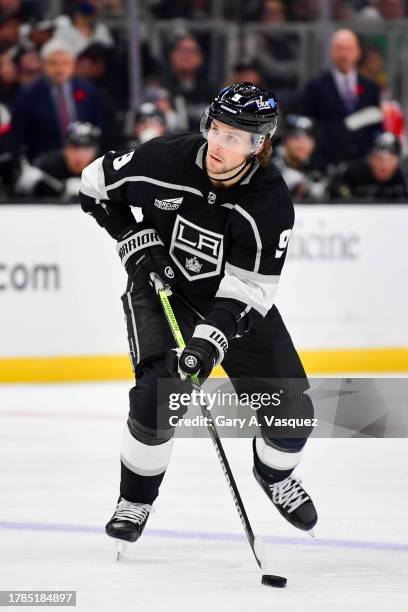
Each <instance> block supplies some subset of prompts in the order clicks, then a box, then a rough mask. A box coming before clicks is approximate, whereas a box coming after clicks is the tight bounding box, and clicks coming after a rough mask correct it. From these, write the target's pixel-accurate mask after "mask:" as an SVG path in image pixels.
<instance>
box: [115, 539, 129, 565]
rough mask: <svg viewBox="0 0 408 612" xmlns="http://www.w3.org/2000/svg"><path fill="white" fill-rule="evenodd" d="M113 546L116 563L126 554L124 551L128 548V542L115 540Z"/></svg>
mask: <svg viewBox="0 0 408 612" xmlns="http://www.w3.org/2000/svg"><path fill="white" fill-rule="evenodd" d="M115 546H116V561H120V560H121V559H122V557H123V555H124V554H125V552H126V549H127V547H128V542H124V541H123V540H116V542H115Z"/></svg>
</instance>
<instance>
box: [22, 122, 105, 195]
mask: <svg viewBox="0 0 408 612" xmlns="http://www.w3.org/2000/svg"><path fill="white" fill-rule="evenodd" d="M100 135H101V130H100V129H99V128H98V127H95V126H93V125H91V124H90V123H80V122H75V123H73V124H71V125H70V126H69V130H68V133H67V136H66V140H65V144H64V146H63V148H62V149H60V150H57V151H49V152H48V153H44V154H43V155H41V156H40V157H39V158H38V159H36V160H34V162H33V164H32V165H30V164H29V163H27V162H26V161H25V162H23V163H22V167H21V172H20V175H19V177H18V181H17V183H16V185H15V192H16V193H17V194H19V195H24V196H28V195H29V196H33V197H53V196H59V197H61V196H62V197H65V198H73V197H74V198H76V197H77V196H78V191H79V187H80V181H81V174H82V171H83V170H84V168H86V166H88V165H89V164H90V163H91V162H93V161H94V160H95V159H96V158H97V156H98V154H99V139H100Z"/></svg>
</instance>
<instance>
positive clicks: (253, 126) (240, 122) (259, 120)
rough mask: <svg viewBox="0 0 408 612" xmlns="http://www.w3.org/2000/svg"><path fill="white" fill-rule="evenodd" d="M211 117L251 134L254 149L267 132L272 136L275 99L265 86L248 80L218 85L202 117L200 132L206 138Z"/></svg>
mask: <svg viewBox="0 0 408 612" xmlns="http://www.w3.org/2000/svg"><path fill="white" fill-rule="evenodd" d="M213 119H216V120H218V121H221V122H222V123H225V124H227V125H229V126H231V127H234V128H237V129H239V130H243V131H245V132H250V133H251V134H253V135H254V138H253V139H252V142H253V147H252V149H253V151H254V150H255V149H257V148H258V147H259V146H260V145H262V143H263V141H264V140H265V137H266V136H270V137H272V136H273V134H274V133H275V131H276V128H277V125H278V103H277V100H276V98H275V97H274V95H273V94H271V93H268V92H267V91H266V90H265V89H261V88H260V87H257V86H256V85H253V84H252V83H249V82H244V83H235V84H234V85H230V86H229V87H224V89H221V91H220V92H219V93H218V95H217V96H216V97H215V98H214V100H213V101H212V103H211V104H210V106H209V107H208V108H207V110H206V111H205V113H204V115H203V117H202V120H201V133H202V134H203V136H204V137H205V138H207V134H208V131H209V129H210V126H211V122H212V120H213ZM253 151H252V152H253Z"/></svg>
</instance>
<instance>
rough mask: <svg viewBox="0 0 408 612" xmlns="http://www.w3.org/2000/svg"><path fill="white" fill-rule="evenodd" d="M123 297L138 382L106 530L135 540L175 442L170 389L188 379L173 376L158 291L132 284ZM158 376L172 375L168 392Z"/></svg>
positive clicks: (131, 395)
mask: <svg viewBox="0 0 408 612" xmlns="http://www.w3.org/2000/svg"><path fill="white" fill-rule="evenodd" d="M147 289H150V288H147ZM122 301H123V305H124V311H125V316H126V322H127V328H128V337H129V346H130V355H131V359H132V364H133V368H134V371H135V374H136V384H135V386H134V387H133V388H132V389H131V390H130V393H129V404H130V409H129V417H128V420H127V423H126V425H125V428H124V432H123V437H122V446H121V482H120V497H119V500H118V504H117V508H116V511H115V513H114V515H113V517H112V519H111V520H110V521H109V522H108V524H107V526H106V532H107V533H108V535H110V536H112V537H116V538H120V539H124V540H128V541H135V540H137V539H138V537H140V535H141V533H142V531H143V529H144V526H145V525H146V522H147V519H148V516H149V513H150V511H151V508H152V504H153V502H154V500H155V499H156V497H157V495H158V493H159V487H160V484H161V482H162V480H163V477H164V474H165V472H166V468H167V465H168V463H169V460H170V455H171V450H172V446H173V439H172V438H173V435H174V427H169V425H168V417H169V402H168V397H167V396H166V393H167V394H168V393H170V392H171V391H173V392H174V391H176V389H175V388H174V387H177V391H178V392H185V391H186V389H185V388H184V387H185V386H186V384H183V383H181V381H177V380H175V379H170V374H169V372H168V371H167V369H166V367H165V363H164V354H165V352H166V350H167V349H168V348H170V347H171V346H173V338H172V336H171V334H170V331H169V328H168V325H167V323H166V321H165V319H164V316H163V313H162V311H161V309H160V306H159V304H158V301H157V298H156V296H155V295H154V293H153V292H152V291H148V290H146V291H139V290H138V291H136V292H135V291H133V290H132V288H131V287H129V291H127V292H126V293H125V295H124V296H123V297H122ZM174 306H175V307H176V305H175V304H174ZM178 314H179V316H180V318H181V319H183V321H185V319H186V313H185V312H184V311H183V309H182V308H180V307H179V308H178ZM159 379H168V389H166V390H165V393H163V394H158V388H157V386H158V381H159ZM179 387H180V388H179ZM189 389H190V387H188V390H189ZM171 414H172V416H180V415H178V414H177V413H174V412H172V413H171Z"/></svg>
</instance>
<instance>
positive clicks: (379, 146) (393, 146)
mask: <svg viewBox="0 0 408 612" xmlns="http://www.w3.org/2000/svg"><path fill="white" fill-rule="evenodd" d="M371 153H391V154H392V155H397V156H398V157H399V156H400V155H401V141H400V139H399V138H398V136H395V134H393V133H392V132H382V133H381V134H378V136H377V137H376V138H375V140H374V144H373V146H372V149H371Z"/></svg>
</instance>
